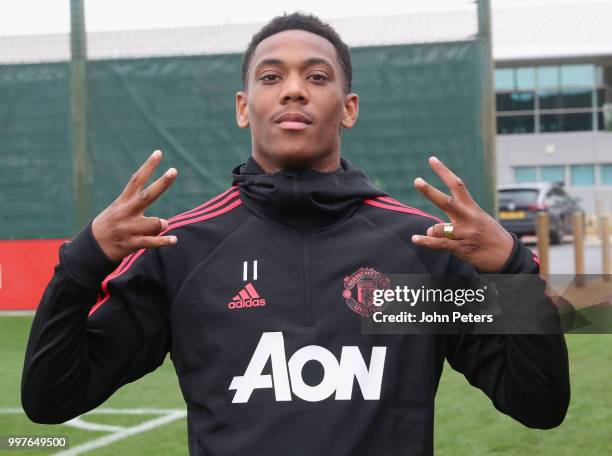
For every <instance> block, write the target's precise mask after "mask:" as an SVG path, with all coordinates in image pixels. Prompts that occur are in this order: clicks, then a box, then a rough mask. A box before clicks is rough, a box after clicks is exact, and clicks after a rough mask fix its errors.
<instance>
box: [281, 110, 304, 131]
mask: <svg viewBox="0 0 612 456" xmlns="http://www.w3.org/2000/svg"><path fill="white" fill-rule="evenodd" d="M274 123H275V124H276V125H278V126H279V127H280V128H282V129H283V130H303V129H305V128H308V127H309V126H310V125H312V120H310V119H309V118H308V117H306V116H305V115H304V114H300V113H299V112H285V113H283V114H281V115H279V116H278V117H276V118H275V119H274Z"/></svg>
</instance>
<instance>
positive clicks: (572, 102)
mask: <svg viewBox="0 0 612 456" xmlns="http://www.w3.org/2000/svg"><path fill="white" fill-rule="evenodd" d="M539 97H540V109H561V108H591V107H592V106H593V91H592V90H590V89H580V88H574V89H563V90H561V91H556V90H542V91H541V92H540V95H539Z"/></svg>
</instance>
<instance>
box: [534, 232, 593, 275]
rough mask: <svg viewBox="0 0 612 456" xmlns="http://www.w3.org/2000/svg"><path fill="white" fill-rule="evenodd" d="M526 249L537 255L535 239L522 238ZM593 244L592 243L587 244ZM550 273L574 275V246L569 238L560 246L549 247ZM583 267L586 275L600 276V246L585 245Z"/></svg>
mask: <svg viewBox="0 0 612 456" xmlns="http://www.w3.org/2000/svg"><path fill="white" fill-rule="evenodd" d="M523 242H524V243H525V245H526V246H527V247H529V248H530V249H531V250H533V251H534V252H535V253H538V249H537V246H536V243H535V238H531V237H529V238H527V237H526V238H524V239H523ZM588 244H593V242H588ZM549 256H550V273H551V274H574V273H575V271H576V270H575V266H574V244H573V243H572V240H571V237H568V238H566V239H565V240H564V243H563V244H562V245H554V246H551V247H550V253H549ZM584 267H585V273H587V274H601V273H602V265H601V245H587V246H586V247H585V249H584Z"/></svg>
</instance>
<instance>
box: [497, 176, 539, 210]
mask: <svg viewBox="0 0 612 456" xmlns="http://www.w3.org/2000/svg"><path fill="white" fill-rule="evenodd" d="M517 169H518V168H514V170H515V171H516V170H517ZM533 169H534V170H535V168H533ZM537 201H538V191H537V190H529V189H516V190H514V189H513V190H500V191H499V202H500V204H508V203H514V204H516V205H519V206H526V205H528V204H533V203H535V202H537Z"/></svg>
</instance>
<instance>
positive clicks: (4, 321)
mask: <svg viewBox="0 0 612 456" xmlns="http://www.w3.org/2000/svg"><path fill="white" fill-rule="evenodd" d="M30 323H31V318H30V317H0V347H2V357H1V358H0V360H1V361H0V409H1V410H0V435H7V434H25V435H60V434H63V435H69V438H70V447H71V448H73V449H74V448H75V447H77V446H79V445H84V444H89V445H91V444H92V442H96V443H94V445H100V446H98V447H97V448H94V449H91V450H87V451H84V452H83V453H79V454H87V455H109V456H110V455H112V456H116V455H124V454H126V455H127V454H129V455H150V454H156V455H157V454H160V455H162V454H163V455H184V454H187V424H186V419H185V418H184V409H185V404H184V401H183V398H182V396H181V393H180V391H179V388H178V382H177V379H176V375H175V373H174V369H173V367H172V364H171V363H170V362H169V361H167V362H166V363H164V365H163V366H162V367H160V368H159V369H158V370H157V371H155V372H153V373H152V374H150V375H148V376H146V377H145V378H143V379H141V380H139V381H138V382H136V383H134V384H131V385H127V386H125V387H124V388H122V389H121V390H119V391H118V392H117V393H116V394H115V395H114V396H113V397H112V398H111V399H109V400H108V401H107V402H106V403H105V404H103V406H102V407H101V409H103V410H102V412H105V413H95V414H88V415H86V416H84V417H83V418H82V420H83V421H85V422H86V423H95V424H97V425H99V426H101V427H102V428H101V429H97V430H89V429H81V428H76V427H73V426H68V425H59V426H44V425H36V424H33V423H31V422H30V421H29V420H28V419H27V417H26V416H25V415H24V414H23V413H22V412H21V413H19V411H18V410H15V409H18V408H19V407H20V399H19V382H20V377H21V367H22V363H23V355H24V351H25V346H26V341H27V336H28V331H29V327H30ZM567 341H568V346H569V350H570V362H571V379H572V403H571V405H570V409H569V412H568V415H567V418H566V419H565V422H564V423H563V424H562V425H561V426H560V427H559V428H557V429H553V430H550V431H537V430H530V429H526V428H524V427H523V426H522V425H520V424H518V423H516V422H515V421H513V420H512V419H510V418H508V417H506V416H504V415H502V414H500V413H499V412H497V411H496V410H495V409H494V407H493V406H492V405H491V403H490V401H489V400H488V399H487V398H486V396H485V395H484V394H483V393H481V392H480V391H478V390H476V389H475V388H473V387H471V386H470V385H469V384H468V383H467V381H466V380H465V379H464V378H463V376H461V375H459V374H457V373H456V372H454V371H453V370H452V369H451V368H450V367H449V366H446V367H445V371H444V374H443V377H442V382H441V385H440V390H439V394H438V399H437V403H436V428H435V447H436V454H437V455H452V456H456V455H490V454H495V455H518V454H521V455H522V454H538V455H572V456H575V455H577V454H580V455H581V456H586V455H598V456H599V455H608V454H612V391H611V387H612V335H572V336H567ZM146 409H148V410H146ZM150 409H157V410H150ZM108 426H111V427H108ZM136 431H142V432H136ZM130 433H132V434H133V435H130ZM116 436H122V437H123V438H121V439H119V440H116V441H112V440H113V438H116ZM109 441H110V442H109ZM0 453H7V454H8V453H9V452H8V451H2V450H0ZM10 453H12V454H19V455H27V454H49V452H48V451H45V452H42V451H39V452H37V453H36V452H30V451H26V450H23V451H18V452H17V453H15V452H14V451H10ZM271 456H275V455H271ZM330 456H333V455H330Z"/></svg>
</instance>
